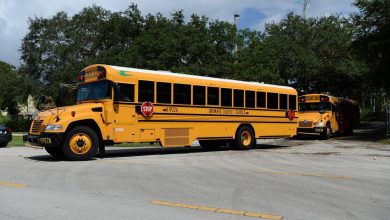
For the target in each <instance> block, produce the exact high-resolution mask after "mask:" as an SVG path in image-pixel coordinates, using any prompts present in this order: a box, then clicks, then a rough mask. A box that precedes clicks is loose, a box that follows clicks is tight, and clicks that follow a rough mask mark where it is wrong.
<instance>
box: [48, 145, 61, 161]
mask: <svg viewBox="0 0 390 220" xmlns="http://www.w3.org/2000/svg"><path fill="white" fill-rule="evenodd" d="M45 150H46V152H47V153H49V154H50V155H51V156H53V157H54V158H55V159H57V160H63V159H64V157H65V155H64V152H63V151H62V149H61V148H60V147H45Z"/></svg>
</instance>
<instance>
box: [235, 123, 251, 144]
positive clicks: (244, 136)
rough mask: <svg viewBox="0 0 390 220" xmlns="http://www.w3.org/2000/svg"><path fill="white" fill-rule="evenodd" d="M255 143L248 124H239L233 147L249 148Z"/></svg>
mask: <svg viewBox="0 0 390 220" xmlns="http://www.w3.org/2000/svg"><path fill="white" fill-rule="evenodd" d="M255 144H256V137H255V133H254V132H253V130H252V128H251V127H249V126H246V125H244V126H241V127H239V128H238V129H237V132H236V139H235V145H234V146H235V147H236V148H237V149H239V150H249V149H251V148H252V147H254V145H255Z"/></svg>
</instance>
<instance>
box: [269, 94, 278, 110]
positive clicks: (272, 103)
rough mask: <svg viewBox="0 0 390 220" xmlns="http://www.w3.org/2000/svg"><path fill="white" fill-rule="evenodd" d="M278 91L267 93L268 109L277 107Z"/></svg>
mask: <svg viewBox="0 0 390 220" xmlns="http://www.w3.org/2000/svg"><path fill="white" fill-rule="evenodd" d="M278 101H279V100H278V93H272V92H269V93H267V107H268V108H269V109H278V107H279V105H278V104H279V103H278Z"/></svg>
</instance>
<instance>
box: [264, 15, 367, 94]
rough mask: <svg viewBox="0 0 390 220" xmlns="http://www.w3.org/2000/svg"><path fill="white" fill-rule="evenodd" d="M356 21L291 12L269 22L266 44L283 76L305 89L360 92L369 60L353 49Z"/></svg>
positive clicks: (308, 90)
mask: <svg viewBox="0 0 390 220" xmlns="http://www.w3.org/2000/svg"><path fill="white" fill-rule="evenodd" d="M353 30H354V28H353V25H352V24H351V23H350V22H349V20H347V19H344V18H340V17H337V16H329V17H320V18H309V19H307V20H306V19H303V18H302V17H300V16H297V15H294V14H289V15H288V16H287V18H286V19H283V20H282V21H281V22H280V23H278V24H268V25H267V26H266V34H267V38H266V39H265V45H267V46H268V47H269V50H270V51H273V53H274V54H275V56H274V59H275V60H276V62H277V66H278V70H279V71H280V76H281V77H282V79H284V83H285V84H289V85H291V86H293V87H295V88H297V89H298V90H299V91H301V92H303V93H314V92H330V93H334V94H337V95H339V96H355V97H356V96H358V95H359V93H358V91H359V89H360V87H359V79H360V77H361V75H362V74H363V73H364V71H365V70H366V69H365V64H364V63H363V62H361V61H359V60H358V59H357V58H356V55H355V54H354V53H353V51H352V49H351V45H352V36H353Z"/></svg>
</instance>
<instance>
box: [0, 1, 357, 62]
mask: <svg viewBox="0 0 390 220" xmlns="http://www.w3.org/2000/svg"><path fill="white" fill-rule="evenodd" d="M131 2H134V3H136V4H137V5H138V8H139V9H140V10H141V12H142V13H143V14H144V15H146V14H148V13H151V14H156V13H157V12H161V13H162V14H163V15H165V16H169V15H170V13H172V12H174V11H177V10H180V9H183V10H184V14H185V15H186V16H187V17H189V16H190V15H191V14H198V15H206V16H207V17H209V18H210V19H219V20H226V21H230V22H232V21H233V14H235V13H239V14H240V15H241V17H240V19H244V16H245V14H242V13H243V12H244V11H245V10H246V9H255V10H257V11H259V13H260V14H262V15H264V17H261V18H259V19H258V20H257V21H253V24H252V25H251V26H248V28H252V29H257V30H263V29H264V23H265V22H272V21H274V22H278V21H280V20H281V19H283V18H284V17H285V16H286V14H287V13H288V12H294V13H297V14H301V13H302V4H303V0H274V1H269V0H198V1H190V0H133V1H123V0H68V1H60V0H51V1H47V0H0V60H3V61H5V62H8V63H11V64H13V65H15V66H19V65H20V61H19V57H20V53H19V51H18V49H19V48H20V44H21V39H22V38H23V37H24V35H25V34H26V33H27V28H28V23H27V21H28V18H29V17H35V16H37V17H41V16H42V17H49V16H52V15H54V14H55V13H56V12H58V11H65V12H66V13H68V14H69V15H73V14H75V13H77V12H79V11H80V10H81V9H82V8H83V7H87V6H91V5H92V4H96V5H99V6H102V7H103V8H105V9H108V10H111V11H120V10H125V9H126V8H127V7H128V6H129V5H130V4H131ZM351 4H352V0H327V1H322V0H311V1H310V8H309V9H308V16H312V17H313V16H314V17H317V16H322V15H327V14H335V13H342V14H343V13H344V14H345V13H349V12H352V11H355V10H356V9H354V8H353V7H352V6H351ZM239 21H240V20H239Z"/></svg>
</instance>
